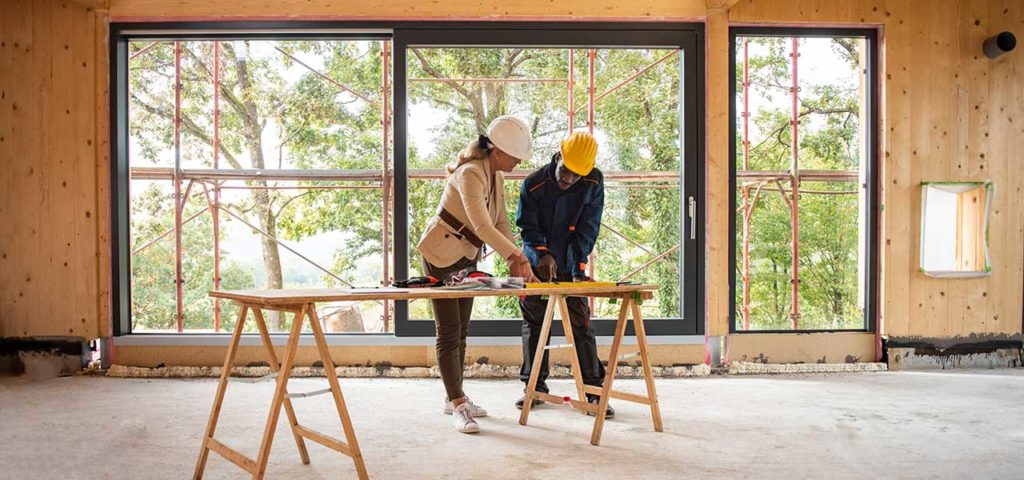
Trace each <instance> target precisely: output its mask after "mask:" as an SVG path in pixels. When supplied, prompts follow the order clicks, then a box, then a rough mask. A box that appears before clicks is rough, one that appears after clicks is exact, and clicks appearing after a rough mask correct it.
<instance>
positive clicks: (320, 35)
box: [109, 21, 706, 337]
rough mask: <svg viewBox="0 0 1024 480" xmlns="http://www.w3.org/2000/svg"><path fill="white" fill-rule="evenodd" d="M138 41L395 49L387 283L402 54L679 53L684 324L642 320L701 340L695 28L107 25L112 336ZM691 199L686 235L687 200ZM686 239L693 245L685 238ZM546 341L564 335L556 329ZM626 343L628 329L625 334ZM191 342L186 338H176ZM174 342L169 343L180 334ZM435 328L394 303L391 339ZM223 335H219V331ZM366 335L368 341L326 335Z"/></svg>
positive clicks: (121, 284)
mask: <svg viewBox="0 0 1024 480" xmlns="http://www.w3.org/2000/svg"><path fill="white" fill-rule="evenodd" d="M137 39H150V40H155V39H178V40H239V39H281V40H296V39H309V40H317V39H319V40H381V39H390V40H391V42H392V52H393V54H392V55H393V56H392V75H393V77H392V85H393V91H392V95H393V105H394V114H393V139H394V152H393V156H392V159H393V160H392V161H393V173H394V197H393V200H394V205H395V206H394V211H393V222H394V223H393V228H392V245H393V248H394V257H393V258H394V265H393V269H394V277H395V278H396V279H401V278H406V277H407V276H408V274H409V270H408V266H409V264H408V254H409V251H408V245H409V242H408V190H407V187H408V177H407V174H408V163H407V150H406V148H407V123H408V118H407V104H406V100H407V95H406V88H407V85H408V84H407V82H406V79H407V76H406V74H407V64H406V48H407V47H408V46H410V45H423V46H428V45H429V46H432V47H437V46H448V47H459V46H461V47H471V46H505V45H509V46H536V47H541V46H546V47H558V48H567V47H575V48H591V47H593V48H629V47H634V48H638V47H639V48H643V47H646V48H666V47H667V48H678V49H680V50H682V53H683V61H682V62H680V79H681V82H680V84H681V86H680V88H681V92H680V93H681V95H682V97H683V98H682V100H683V103H682V105H683V106H682V108H681V109H680V130H681V131H680V142H681V148H680V156H681V162H680V163H681V168H680V177H681V178H680V181H681V183H680V199H681V202H683V203H684V205H681V209H680V212H681V218H680V240H681V242H684V247H683V252H682V253H683V255H682V257H681V258H682V259H685V260H681V263H682V265H681V267H682V270H681V271H682V275H681V281H682V285H681V288H680V295H681V296H682V297H683V307H682V308H683V315H682V318H670V319H647V320H645V328H646V330H647V333H648V334H649V335H703V333H704V321H703V319H704V311H705V306H704V295H705V290H706V288H705V287H706V285H705V283H704V281H705V278H704V257H705V250H704V225H705V208H704V202H703V200H704V199H705V178H704V175H705V154H704V152H705V121H704V119H705V112H704V110H705V86H704V84H705V73H704V72H705V51H704V25H703V24H701V23H668V22H666V23H626V22H593V23H590V22H576V23H567V22H447V21H444V22H378V21H372V22H336V21H294V22H292V21H269V22H262V21H255V22H252V21H245V22H167V23H156V24H154V23H112V24H111V25H110V43H109V49H110V50H109V55H110V92H111V95H110V126H111V128H110V155H111V156H110V158H111V168H110V181H111V184H110V190H111V197H110V198H111V206H110V208H111V250H112V251H111V265H112V276H111V281H112V285H111V297H112V298H111V300H112V301H111V306H112V316H113V335H114V336H121V335H126V334H130V333H131V292H130V287H131V285H130V266H129V260H130V252H129V250H128V248H129V245H130V232H129V225H130V223H129V205H128V187H129V176H128V172H129V165H128V151H127V146H128V111H127V109H128V71H127V64H128V42H129V41H130V40H137ZM688 197H693V199H694V200H696V215H695V219H694V221H693V223H692V224H693V225H695V226H696V228H695V229H694V231H692V232H691V227H690V225H691V222H689V221H687V209H686V208H685V202H686V199H687V198H688ZM691 237H692V238H691ZM593 323H594V326H595V329H596V332H597V334H598V335H602V336H607V335H612V334H613V328H614V323H615V321H614V320H610V319H598V320H595V321H594V322H593ZM520 328H521V320H486V321H480V322H473V323H471V325H470V335H471V336H483V337H513V336H519V335H520ZM552 328H553V335H562V331H561V325H560V324H557V323H556V324H555V325H553V327H552ZM627 333H628V334H630V335H632V334H633V330H632V325H628V326H627ZM183 334H184V335H189V333H188V332H185V333H183ZM183 334H176V335H183ZM434 334H435V331H434V323H433V321H417V320H409V319H408V304H407V302H404V301H401V302H395V332H394V336H396V337H406V336H433V335H434ZM224 335H226V333H224ZM332 335H337V336H344V335H365V334H344V333H340V334H332Z"/></svg>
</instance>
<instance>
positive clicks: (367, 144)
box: [111, 24, 703, 335]
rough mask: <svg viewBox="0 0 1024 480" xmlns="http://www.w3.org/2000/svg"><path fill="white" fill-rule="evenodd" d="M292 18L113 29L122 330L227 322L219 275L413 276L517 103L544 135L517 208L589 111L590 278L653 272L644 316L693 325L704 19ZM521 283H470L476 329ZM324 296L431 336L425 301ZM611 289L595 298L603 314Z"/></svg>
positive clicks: (369, 329) (328, 282)
mask: <svg viewBox="0 0 1024 480" xmlns="http://www.w3.org/2000/svg"><path fill="white" fill-rule="evenodd" d="M304 25H305V24H288V25H284V26H282V25H280V24H278V25H274V26H273V27H274V28H276V29H277V30H261V29H256V30H253V29H252V25H246V26H241V25H233V24H217V25H207V24H190V25H179V26H175V27H173V28H169V29H167V30H160V31H152V30H137V29H134V28H133V27H138V26H133V25H127V24H124V25H114V26H113V28H112V36H113V38H112V42H111V45H112V55H113V59H114V60H115V61H113V62H112V75H113V78H115V80H116V84H115V86H116V89H115V90H116V91H115V95H112V97H113V102H114V104H113V108H112V112H113V113H112V118H113V120H114V121H115V123H114V125H115V127H116V128H115V129H114V130H115V131H114V132H113V134H112V136H113V144H114V145H113V154H114V158H116V159H117V162H116V168H115V170H114V172H113V175H114V176H113V178H114V185H115V188H114V195H115V197H114V198H115V208H116V211H115V215H114V217H115V220H114V224H115V225H114V227H115V232H114V236H115V242H114V243H115V245H116V254H115V257H116V258H115V268H116V270H115V271H116V272H117V274H116V277H117V278H116V279H115V295H116V296H117V297H116V299H117V308H118V312H117V318H118V320H119V321H118V322H116V323H117V327H118V328H117V330H118V331H119V333H122V334H123V333H128V332H134V333H149V332H161V333H164V332H222V331H225V330H228V329H230V328H231V327H232V326H233V324H234V321H235V315H237V311H236V310H235V308H234V306H233V305H232V304H230V303H228V302H224V303H220V302H215V301H213V300H211V299H209V298H208V297H207V291H209V290H211V289H215V288H221V289H241V288H298V287H337V288H346V287H371V286H376V285H381V284H389V283H390V282H391V281H393V280H394V279H395V278H406V277H408V276H413V275H417V274H419V273H420V268H419V265H420V260H419V258H418V252H416V249H415V244H416V242H417V239H418V238H419V236H420V234H421V233H422V230H423V228H424V226H425V224H426V222H427V221H428V220H429V219H430V217H431V216H432V215H433V214H434V213H435V211H436V208H437V202H438V199H439V197H440V194H441V191H442V188H443V180H444V173H443V171H444V170H443V169H444V166H445V165H447V164H449V163H451V162H452V161H453V160H454V158H455V154H456V152H457V151H458V150H459V149H461V148H462V147H464V146H465V145H466V143H468V142H469V140H471V139H474V138H476V136H477V134H479V133H483V130H485V129H486V126H487V124H488V123H489V122H490V120H491V119H493V118H495V117H497V116H499V115H503V114H515V115H518V116H520V117H522V118H524V119H526V120H527V121H528V122H529V123H530V125H531V126H532V127H533V129H534V132H533V133H534V139H535V145H536V148H535V151H536V154H535V156H534V158H533V159H532V162H530V163H527V164H524V165H521V166H520V169H519V170H517V171H515V172H513V173H512V174H510V175H508V176H507V181H506V189H507V191H506V200H507V202H508V203H509V205H508V209H509V212H510V215H511V216H513V217H514V214H515V203H516V202H517V201H518V192H519V184H520V181H521V179H522V178H523V177H525V175H526V174H528V173H529V172H530V171H532V170H533V169H535V168H538V167H540V166H542V165H544V164H546V163H547V162H548V161H549V160H550V158H551V155H552V154H553V153H554V152H555V151H557V145H558V141H559V140H560V139H561V138H563V136H565V135H566V134H567V133H568V132H570V131H571V130H572V129H589V130H591V131H592V132H594V134H595V135H596V136H597V137H598V139H599V141H600V143H601V150H600V155H599V158H598V162H597V166H598V168H600V169H601V170H602V171H603V172H604V174H605V179H606V211H605V215H604V218H603V222H602V231H601V235H600V238H599V241H598V244H597V247H596V248H595V252H594V255H593V257H592V259H591V262H590V265H591V268H592V269H593V270H592V271H593V274H594V276H595V277H596V278H598V279H601V280H632V281H641V282H645V283H655V284H658V285H659V286H660V287H661V288H660V290H659V291H658V293H657V295H656V297H655V299H654V300H652V301H649V302H645V303H644V304H643V308H644V310H645V311H644V313H645V317H648V318H651V319H652V320H650V321H649V324H650V327H649V332H650V333H654V334H658V333H661V334H669V333H673V334H695V333H700V329H699V328H698V324H699V323H701V322H697V318H698V317H699V315H700V314H701V313H700V312H701V311H702V308H701V306H700V302H699V301H697V299H698V298H701V296H702V288H701V285H699V284H698V283H697V281H696V280H697V278H698V276H697V269H698V266H699V265H700V263H701V262H702V260H700V258H698V257H699V256H701V255H702V253H701V252H702V249H701V248H699V245H698V244H699V243H700V241H699V240H698V239H699V238H701V237H702V236H703V235H698V234H697V230H696V227H697V226H698V225H700V224H702V221H701V218H702V217H701V215H702V213H701V212H702V208H700V205H699V203H698V202H697V200H698V199H700V198H701V192H700V188H701V182H700V181H699V179H700V177H701V175H702V174H701V173H700V172H701V171H702V170H701V165H700V159H701V158H702V157H701V156H700V154H699V152H700V151H701V148H702V147H701V145H700V144H699V143H698V142H699V139H700V138H702V137H701V129H702V122H700V121H698V118H699V112H698V105H699V104H700V103H701V101H700V100H699V97H698V95H699V92H700V91H701V90H702V88H701V87H700V83H701V82H702V74H700V73H699V70H698V69H699V67H698V66H699V65H701V64H702V62H701V61H699V58H698V57H699V56H700V55H701V51H699V50H698V49H697V48H696V46H697V45H700V44H701V43H700V41H699V35H700V32H699V30H696V29H695V28H694V27H692V26H687V25H659V26H658V28H650V27H646V26H639V27H638V28H636V29H633V28H630V27H631V26H629V25H603V24H594V25H586V26H580V25H560V24H559V25H556V24H538V25H532V24H505V25H506V26H508V27H509V28H508V29H504V30H498V29H493V28H488V29H486V30H480V29H478V28H479V26H478V25H473V24H466V25H461V24H460V25H453V24H395V25H390V26H382V25H356V26H352V27H359V28H358V29H356V28H352V30H351V33H350V31H349V30H345V29H344V28H342V27H344V26H338V28H333V29H332V30H329V31H326V30H315V29H314V30H303V26H304ZM268 26H269V25H268ZM287 27H292V28H287ZM315 27H317V28H321V29H322V28H324V25H323V24H319V25H316V26H315ZM147 28H149V26H147ZM243 28H245V29H246V30H242V29H243ZM283 28H287V30H288V33H277V32H283V31H284V30H283ZM369 28H373V29H374V30H368V29H369ZM366 32H373V33H366ZM510 220H511V221H512V224H513V225H514V218H510ZM480 268H481V269H482V270H486V271H491V272H494V273H496V274H503V273H505V271H506V269H507V266H506V265H505V263H504V262H503V261H500V260H499V261H494V258H493V257H492V256H487V257H486V258H485V259H484V262H482V264H481V265H480ZM514 300H515V299H514V298H502V299H479V300H478V301H477V302H476V307H475V309H474V318H475V319H479V320H483V321H482V322H474V324H473V331H472V333H473V334H474V335H517V334H518V331H519V326H518V323H519V322H518V320H517V319H518V318H519V312H518V307H517V304H516V302H515V301H514ZM321 308H323V309H324V311H322V312H320V316H321V317H323V318H325V323H326V330H327V331H328V332H335V333H390V332H394V333H397V334H399V335H431V334H433V322H432V321H431V312H430V308H429V304H428V303H427V302H411V303H410V304H406V303H405V302H399V303H398V304H397V305H396V304H394V303H393V302H361V303H354V304H336V305H323V306H321ZM617 308H618V306H617V305H614V304H611V303H609V302H608V301H607V300H597V301H595V303H594V315H595V317H596V318H598V319H599V320H598V322H597V327H598V330H599V332H600V333H602V334H608V333H610V330H611V322H610V321H608V320H604V319H606V318H608V317H614V315H615V314H616V313H617ZM268 320H269V321H270V323H271V326H272V328H273V329H275V330H281V329H286V328H288V325H287V324H286V323H287V322H288V321H289V320H288V319H286V318H285V317H284V316H280V317H277V316H271V317H270V318H268Z"/></svg>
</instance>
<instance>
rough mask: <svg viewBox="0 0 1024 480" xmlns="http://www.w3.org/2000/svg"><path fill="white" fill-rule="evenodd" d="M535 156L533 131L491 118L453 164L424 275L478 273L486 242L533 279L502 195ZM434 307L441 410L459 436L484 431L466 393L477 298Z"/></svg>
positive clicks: (426, 249)
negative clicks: (510, 176) (508, 180)
mask: <svg viewBox="0 0 1024 480" xmlns="http://www.w3.org/2000/svg"><path fill="white" fill-rule="evenodd" d="M532 155H533V141H532V139H531V138H530V129H529V127H528V126H527V125H526V122H524V121H523V120H521V119H519V118H516V117H513V116H511V115H504V116H501V117H498V118H496V119H494V121H493V122H491V124H490V126H489V127H488V128H487V135H486V136H485V135H481V136H480V137H479V138H478V139H477V140H474V141H473V142H470V144H469V145H467V146H466V148H465V149H463V150H462V151H461V152H459V156H458V160H457V161H456V162H455V163H454V164H453V165H449V166H448V178H447V180H446V182H445V187H444V194H443V195H442V196H441V204H440V205H439V206H438V213H437V215H436V216H435V217H434V218H432V219H431V220H430V223H428V224H427V228H426V230H425V231H424V233H423V236H422V237H421V238H420V241H419V244H418V245H417V249H418V250H419V252H420V255H421V256H422V257H423V269H424V270H425V273H426V274H427V275H430V276H433V277H436V278H438V279H445V278H449V277H451V276H452V275H453V274H454V273H457V272H459V271H461V270H463V269H475V268H476V263H477V261H478V260H480V257H481V252H482V249H483V246H484V244H487V245H490V247H491V248H492V249H493V250H494V251H495V252H496V253H497V254H498V255H501V257H502V258H504V259H505V261H506V262H508V266H509V272H510V273H511V275H512V276H513V277H523V278H524V280H525V281H528V282H531V281H536V278H535V277H534V275H533V271H532V269H531V268H530V261H529V260H528V259H527V258H526V256H525V255H524V254H523V250H522V249H521V248H519V247H518V246H516V244H515V242H514V241H513V239H512V228H511V226H510V225H509V222H508V213H507V209H506V207H505V193H504V192H505V188H504V178H505V177H504V173H506V172H511V171H512V169H514V168H516V166H517V165H519V164H520V163H522V162H525V161H527V160H529V159H530V157H531V156H532ZM431 307H432V308H433V310H434V320H435V322H436V327H437V365H438V369H439V370H440V371H441V380H442V381H443V382H444V387H445V391H446V392H447V394H448V397H447V399H446V400H445V405H444V412H445V413H447V414H450V415H452V417H453V422H454V424H455V429H456V430H458V431H460V432H463V433H476V432H479V431H480V426H479V425H478V424H477V422H476V421H475V420H474V419H473V418H474V417H483V416H486V415H487V411H486V410H484V409H483V408H480V407H479V406H477V405H476V404H474V403H473V402H472V401H470V399H469V397H467V396H466V394H465V392H463V391H462V373H463V365H464V364H465V357H466V335H467V334H468V333H469V319H470V317H471V316H472V311H473V299H472V298H464V299H457V300H455V299H449V300H431Z"/></svg>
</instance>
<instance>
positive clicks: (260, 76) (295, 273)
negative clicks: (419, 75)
mask: <svg viewBox="0 0 1024 480" xmlns="http://www.w3.org/2000/svg"><path fill="white" fill-rule="evenodd" d="M388 48H390V46H389V44H388V42H382V41H347V40H346V41H342V40H337V41H276V40H231V41H216V42H215V41H191V40H189V41H185V40H182V41H178V42H175V41H158V42H150V41H132V42H130V43H129V57H130V59H129V126H128V128H129V157H128V161H129V167H130V169H131V178H132V180H131V184H130V192H131V200H130V205H129V211H130V217H131V244H132V246H131V248H132V249H133V255H132V257H131V265H132V273H133V277H132V315H133V325H132V327H133V330H134V331H177V330H178V329H179V325H180V328H181V330H188V331H223V330H224V329H226V328H230V327H231V326H233V324H234V321H235V319H234V316H233V315H234V314H235V310H234V307H233V306H232V305H231V304H230V302H221V303H220V306H219V310H220V311H219V313H218V312H217V306H216V304H215V303H214V302H213V301H212V300H210V299H209V298H208V297H207V292H208V291H209V290H211V289H213V288H221V289H239V288H297V287H327V286H336V287H344V286H351V285H354V286H363V287H367V286H377V285H380V284H381V282H382V281H383V280H384V277H385V270H388V271H390V263H386V262H390V255H382V254H381V252H383V251H387V250H389V245H385V240H384V237H385V226H387V227H388V231H389V227H390V216H389V215H386V214H385V201H384V199H385V196H384V195H385V191H384V188H383V186H385V185H387V186H390V178H389V177H388V178H387V179H386V180H387V181H385V175H384V172H385V168H386V169H387V170H388V171H390V168H391V167H390V154H391V145H390V138H391V132H390V122H383V118H384V107H385V105H389V101H384V99H386V98H390V85H389V84H390V74H386V73H385V72H388V71H389V70H390V68H385V65H386V64H387V62H389V61H390V58H389V56H387V55H386V54H385V53H386V49H388ZM175 79H180V85H181V88H180V92H176V91H175V90H176V89H175ZM176 119H180V134H179V136H178V137H177V138H176V136H175V132H174V130H175V129H174V125H175V120H176ZM178 156H180V163H178V165H179V166H180V168H181V169H182V170H181V171H180V172H179V173H178V174H175V166H176V161H175V160H176V157H178ZM176 196H177V198H178V199H179V201H180V199H185V206H184V208H182V211H181V214H180V216H177V217H179V218H178V219H177V220H176V215H175V207H174V206H175V204H176V201H175V199H176ZM387 208H388V209H389V210H390V204H389V205H388V207H387ZM214 212H216V213H217V214H218V215H217V217H216V218H215V217H214ZM215 232H216V234H215ZM179 233H180V236H181V238H182V248H181V250H180V252H179V251H178V249H177V248H176V237H177V235H178V234H179ZM388 235H389V234H388ZM387 243H390V242H387ZM386 247H388V248H386ZM179 258H180V262H181V278H182V284H181V288H180V289H178V288H175V282H176V263H177V259H179ZM215 271H216V272H219V284H218V282H216V281H215V278H216V277H218V276H217V275H216V274H215V273H214V272H215ZM179 290H180V291H179ZM179 302H180V304H181V318H180V319H179V318H178V308H179V307H178V304H179ZM320 307H321V310H322V311H321V312H320V315H321V317H322V318H324V322H325V325H326V330H327V331H344V332H364V331H365V332H382V331H390V330H392V329H393V319H392V318H391V314H390V310H385V305H384V304H383V303H381V302H366V303H360V304H356V305H322V306H320ZM387 307H390V305H387ZM267 320H268V322H269V323H270V324H271V328H272V329H273V330H281V329H287V328H288V326H289V322H290V320H291V319H290V316H289V318H287V319H286V318H283V316H282V317H279V316H278V315H277V314H273V313H269V312H268V313H267ZM254 329H255V325H254V324H253V325H251V326H250V329H249V330H253V331H254Z"/></svg>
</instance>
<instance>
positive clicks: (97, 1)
mask: <svg viewBox="0 0 1024 480" xmlns="http://www.w3.org/2000/svg"><path fill="white" fill-rule="evenodd" d="M71 3H74V4H75V5H78V6H80V7H85V8H86V9H87V10H110V0H71Z"/></svg>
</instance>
